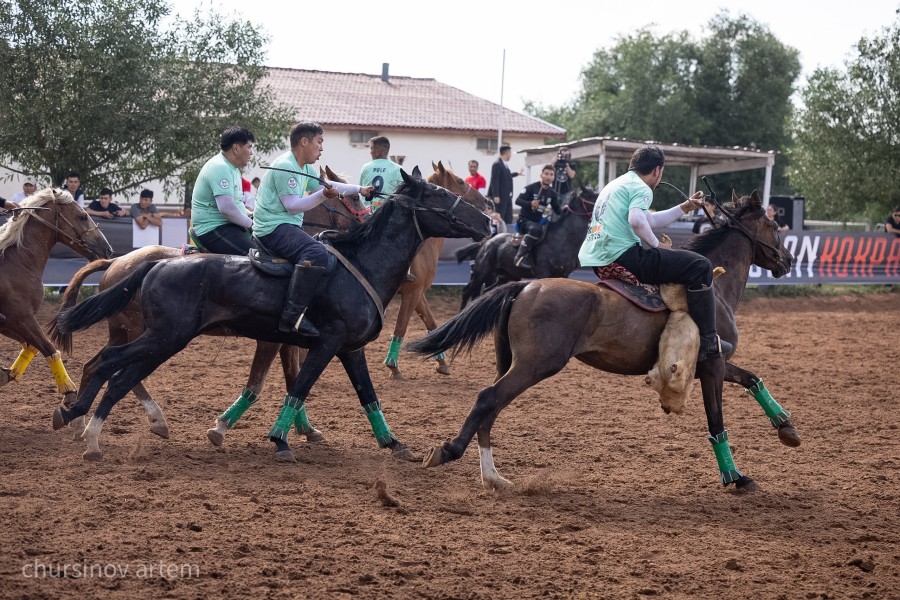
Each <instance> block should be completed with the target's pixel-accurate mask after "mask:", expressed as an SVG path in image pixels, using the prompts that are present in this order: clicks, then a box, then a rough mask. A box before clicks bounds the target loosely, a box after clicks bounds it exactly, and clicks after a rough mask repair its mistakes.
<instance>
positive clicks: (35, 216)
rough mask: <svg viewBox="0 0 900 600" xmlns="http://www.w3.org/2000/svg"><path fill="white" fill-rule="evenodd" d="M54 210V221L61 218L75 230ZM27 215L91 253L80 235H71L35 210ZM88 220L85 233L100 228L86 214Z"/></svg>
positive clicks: (73, 229) (72, 226) (69, 223)
mask: <svg viewBox="0 0 900 600" xmlns="http://www.w3.org/2000/svg"><path fill="white" fill-rule="evenodd" d="M47 210H50V209H47ZM54 212H55V214H56V223H59V220H60V219H62V220H63V222H64V223H65V224H66V225H68V226H69V228H71V229H72V231H76V228H75V226H74V225H72V223H71V222H70V221H69V220H68V219H67V218H65V217H64V216H62V215H61V214H59V211H58V210H57V211H54ZM28 216H29V218H32V219H37V220H38V221H39V222H40V223H43V224H44V225H46V226H47V227H49V228H50V229H52V230H53V231H55V232H56V234H57V236H63V237H64V238H65V239H67V240H68V241H69V242H70V243H72V244H74V245H75V246H78V247H79V248H82V249H84V250H85V251H86V252H88V253H89V254H93V252H91V249H90V247H89V246H88V245H87V244H86V243H85V242H84V241H83V240H82V239H81V238H80V237H75V236H73V235H72V234H70V233H67V232H65V231H63V230H62V229H60V228H59V226H58V225H57V224H53V223H51V222H50V221H48V220H47V219H44V218H43V217H41V216H40V215H38V213H36V212H33V213H30V214H29V215H28ZM16 218H18V215H16ZM88 220H89V221H90V223H91V226H90V227H88V229H87V231H86V232H85V233H90V232H91V231H93V230H94V229H98V230H99V229H100V227H98V226H97V223H95V222H94V220H93V219H91V218H90V216H88ZM57 241H59V240H58V239H57Z"/></svg>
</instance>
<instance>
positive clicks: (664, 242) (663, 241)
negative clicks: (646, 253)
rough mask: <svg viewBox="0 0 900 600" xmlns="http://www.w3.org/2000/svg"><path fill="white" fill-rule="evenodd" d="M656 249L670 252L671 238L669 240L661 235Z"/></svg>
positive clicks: (664, 235)
mask: <svg viewBox="0 0 900 600" xmlns="http://www.w3.org/2000/svg"><path fill="white" fill-rule="evenodd" d="M657 248H659V249H661V250H671V249H672V238H670V237H669V236H667V235H666V234H662V235H661V236H659V246H657Z"/></svg>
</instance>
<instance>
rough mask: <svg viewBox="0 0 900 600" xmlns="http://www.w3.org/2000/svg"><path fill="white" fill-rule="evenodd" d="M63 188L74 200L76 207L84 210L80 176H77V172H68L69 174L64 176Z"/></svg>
mask: <svg viewBox="0 0 900 600" xmlns="http://www.w3.org/2000/svg"><path fill="white" fill-rule="evenodd" d="M65 188H66V191H68V192H69V193H70V194H72V197H73V198H75V202H77V203H78V206H80V207H81V208H84V190H82V189H81V175H79V174H78V171H69V174H68V175H66V184H65Z"/></svg>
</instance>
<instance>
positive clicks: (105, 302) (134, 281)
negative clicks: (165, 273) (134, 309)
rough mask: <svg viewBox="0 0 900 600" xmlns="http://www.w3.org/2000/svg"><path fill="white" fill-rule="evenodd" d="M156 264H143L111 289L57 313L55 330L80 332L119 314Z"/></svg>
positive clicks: (64, 332) (154, 262) (153, 262)
mask: <svg viewBox="0 0 900 600" xmlns="http://www.w3.org/2000/svg"><path fill="white" fill-rule="evenodd" d="M156 263H157V261H152V262H148V263H144V264H142V265H141V266H140V267H138V268H137V270H136V271H135V272H134V273H132V274H131V275H129V276H128V277H126V278H125V279H123V280H122V281H120V282H119V283H117V284H116V285H114V286H112V287H111V288H108V289H106V290H103V291H102V292H100V293H99V294H97V295H96V296H91V297H90V298H88V299H87V300H85V301H84V302H82V303H81V304H78V305H77V306H74V307H71V308H66V309H63V310H61V311H59V314H58V315H57V317H56V327H57V329H59V331H60V332H61V333H63V334H66V333H72V332H75V331H81V330H83V329H87V328H88V327H90V326H91V325H93V324H94V323H99V322H100V321H102V320H103V319H107V318H109V317H111V316H113V315H114V314H116V313H118V312H120V311H121V310H122V309H123V308H125V307H126V306H128V303H129V302H131V301H132V300H133V299H134V296H135V294H137V292H138V290H139V289H141V283H143V281H144V278H145V277H146V276H147V273H149V272H150V270H151V269H152V268H153V267H155V266H156Z"/></svg>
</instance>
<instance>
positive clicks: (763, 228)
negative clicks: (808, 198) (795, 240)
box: [724, 190, 793, 277]
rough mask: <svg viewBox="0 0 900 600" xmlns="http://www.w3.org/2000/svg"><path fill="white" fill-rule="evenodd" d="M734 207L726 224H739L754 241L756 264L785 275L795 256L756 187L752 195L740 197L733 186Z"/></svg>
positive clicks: (778, 274)
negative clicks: (785, 244) (767, 213)
mask: <svg viewBox="0 0 900 600" xmlns="http://www.w3.org/2000/svg"><path fill="white" fill-rule="evenodd" d="M731 196H732V204H733V205H734V211H733V212H732V211H726V212H725V216H726V219H727V221H726V223H725V225H724V226H725V227H736V228H738V229H740V230H741V231H742V233H744V234H745V235H746V236H747V237H748V238H750V241H751V242H752V243H753V264H755V265H757V266H759V267H761V268H763V269H768V270H769V271H772V275H774V276H775V277H782V276H783V275H786V274H787V273H788V271H790V270H791V263H792V262H793V257H792V256H791V253H790V252H789V251H788V249H787V248H785V247H784V244H783V243H782V240H781V234H780V233H779V232H778V225H777V224H776V223H775V221H773V220H772V219H770V218H769V217H768V216H766V211H765V210H764V209H763V206H762V199H761V198H760V197H759V194H757V193H756V190H753V193H752V194H750V195H749V196H743V197H741V198H738V197H737V194H735V193H734V191H733V190H732V192H731Z"/></svg>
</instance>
